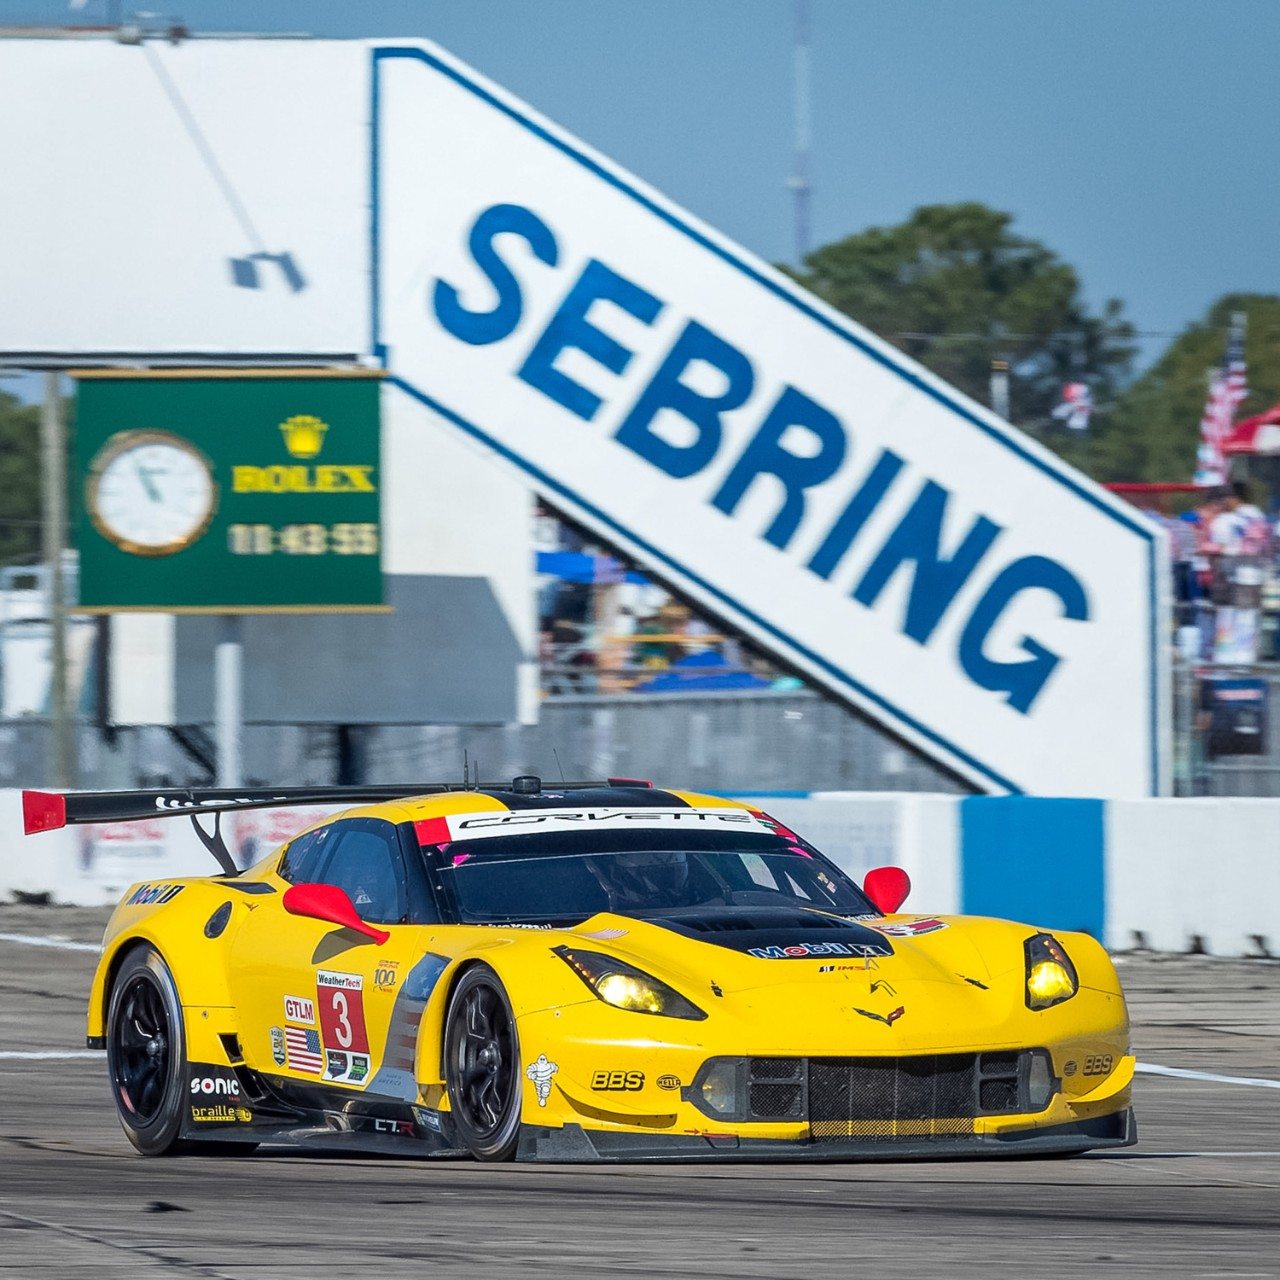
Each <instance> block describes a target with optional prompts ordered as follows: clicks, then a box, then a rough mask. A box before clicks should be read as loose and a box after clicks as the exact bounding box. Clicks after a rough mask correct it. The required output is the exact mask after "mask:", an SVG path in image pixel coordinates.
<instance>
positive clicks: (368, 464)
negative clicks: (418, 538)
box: [76, 371, 383, 613]
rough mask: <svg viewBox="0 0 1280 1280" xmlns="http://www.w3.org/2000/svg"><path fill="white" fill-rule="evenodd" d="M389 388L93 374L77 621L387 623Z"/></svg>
mask: <svg viewBox="0 0 1280 1280" xmlns="http://www.w3.org/2000/svg"><path fill="white" fill-rule="evenodd" d="M379 395H380V382H379V379H378V377H376V376H360V375H354V376H352V375H346V374H335V375H324V374H318V373H316V372H314V371H311V372H307V373H298V374H293V373H276V372H275V371H272V372H270V373H265V372H264V373H261V374H248V373H235V374H227V375H225V376H224V375H222V374H219V373H214V372H211V371H205V372H202V373H201V372H176V371H175V372H170V371H164V372H155V373H147V374H138V373H132V372H131V373H129V374H128V375H118V374H115V373H96V372H95V373H91V374H90V373H85V374H80V375H78V384H77V397H76V474H77V475H78V476H79V478H80V491H79V494H78V497H79V499H80V519H79V521H78V524H79V536H78V545H79V551H80V608H81V609H82V610H85V611H97V612H108V611H115V610H125V609H151V610H157V611H161V612H208V613H237V612H306V611H313V610H314V611H322V612H328V611H333V610H352V611H361V610H370V609H379V608H381V607H382V603H383V598H382V557H381V549H382V522H381V489H382V473H381V456H380V439H379V437H380V415H379Z"/></svg>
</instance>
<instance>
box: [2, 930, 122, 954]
mask: <svg viewBox="0 0 1280 1280" xmlns="http://www.w3.org/2000/svg"><path fill="white" fill-rule="evenodd" d="M0 942H17V943H20V944H21V945H22V946H24V947H53V948H54V950H56V951H92V952H93V954H94V955H97V954H98V952H100V951H101V950H102V948H101V947H99V946H97V945H95V944H94V943H92V942H72V941H71V939H70V938H59V937H56V936H55V937H45V936H43V935H38V934H34V933H0Z"/></svg>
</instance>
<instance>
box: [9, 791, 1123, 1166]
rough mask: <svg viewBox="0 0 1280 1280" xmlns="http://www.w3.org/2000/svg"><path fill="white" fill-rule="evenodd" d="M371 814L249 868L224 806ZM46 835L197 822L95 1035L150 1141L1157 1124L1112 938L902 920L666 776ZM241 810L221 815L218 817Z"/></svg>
mask: <svg viewBox="0 0 1280 1280" xmlns="http://www.w3.org/2000/svg"><path fill="white" fill-rule="evenodd" d="M318 801H319V802H328V803H330V804H334V805H338V804H343V803H348V802H350V803H357V804H360V805H361V807H355V808H351V809H349V810H347V811H346V812H344V813H342V814H340V815H339V816H337V817H334V818H330V819H328V820H326V821H324V822H321V823H319V824H317V825H314V826H312V827H311V828H310V829H308V830H306V831H304V832H303V833H302V834H300V835H298V836H297V837H296V838H294V839H293V840H291V841H290V842H289V843H288V844H286V845H285V846H284V847H283V848H280V849H277V850H276V851H275V852H273V853H272V854H270V856H268V857H266V858H264V859H263V860H262V861H261V862H259V863H258V864H257V865H256V866H254V867H252V868H251V869H250V870H248V871H245V872H243V873H238V872H237V871H236V868H235V866H234V863H233V862H232V860H231V858H230V856H229V854H228V853H227V851H226V847H225V845H224V844H223V843H222V841H221V837H220V834H219V832H218V830H217V826H216V820H217V815H219V814H220V813H223V812H227V811H234V810H241V809H245V808H249V807H268V806H271V807H275V806H281V805H289V804H303V803H305V804H315V803H317V802H318ZM24 806H25V808H24V812H25V819H26V828H27V831H28V833H31V832H35V831H43V830H49V829H52V828H55V827H59V826H62V825H64V824H66V823H72V822H95V821H97V822H102V821H120V820H128V819H131V818H141V817H147V818H154V817H155V816H156V815H157V814H162V815H181V814H188V815H192V817H193V822H194V823H195V826H196V829H197V831H199V832H200V833H201V836H202V839H203V840H204V842H205V843H206V845H207V846H208V847H209V849H210V851H211V852H212V853H213V854H214V855H215V857H217V858H218V860H219V862H220V863H221V864H222V869H223V874H222V875H219V876H214V877H209V878H196V877H192V878H185V879H175V880H172V881H168V882H164V883H145V884H138V885H135V886H133V887H132V888H131V889H130V890H129V891H128V892H127V893H126V894H125V896H124V899H123V901H122V902H121V903H120V905H119V906H118V907H117V908H116V910H115V913H114V914H113V915H112V917H111V921H110V924H109V925H108V927H107V932H106V936H105V938H104V941H103V950H102V958H101V960H100V962H99V964H98V969H97V973H96V976H95V979H94V983H93V989H92V993H91V996H90V1001H89V1018H88V1042H89V1045H90V1047H92V1048H100V1049H105V1050H106V1055H107V1065H108V1071H109V1073H110V1078H111V1084H112V1090H113V1093H114V1097H115V1101H116V1107H117V1109H118V1111H119V1115H120V1122H121V1124H122V1125H123V1126H124V1131H125V1133H126V1135H127V1136H128V1138H129V1140H130V1142H132V1143H133V1145H134V1146H135V1147H136V1148H137V1149H138V1150H139V1151H141V1152H143V1153H145V1154H147V1155H163V1154H166V1153H169V1152H173V1151H176V1150H179V1149H184V1148H187V1149H191V1150H200V1149H204V1150H224V1151H232V1152H234V1151H240V1150H247V1149H250V1148H252V1147H253V1146H255V1145H256V1144H259V1143H292V1144H297V1143H306V1144H314V1145H317V1146H325V1147H333V1148H346V1149H352V1148H357V1149H367V1150H382V1151H395V1152H408V1153H417V1154H421V1155H425V1156H437V1155H439V1156H446V1155H465V1154H470V1155H472V1156H475V1157H477V1158H478V1159H481V1160H511V1159H519V1160H555V1161H579V1160H602V1159H604V1160H644V1159H655V1158H656V1159H670V1158H675V1159H686V1158H695V1157H709V1158H716V1159H732V1158H737V1159H751V1160H757V1159H769V1158H783V1159H863V1158H867V1157H890V1158H897V1157H902V1156H930V1157H936V1156H940V1155H1004V1154H1025V1153H1040V1152H1072V1151H1085V1150H1088V1149H1090V1148H1095V1147H1107V1146H1124V1145H1127V1144H1129V1143H1132V1142H1133V1141H1134V1140H1135V1127H1134V1121H1133V1114H1132V1111H1131V1108H1130V1089H1131V1085H1132V1080H1133V1071H1134V1060H1133V1058H1132V1056H1130V1052H1129V1019H1128V1014H1127V1012H1126V1008H1125V1001H1124V996H1123V994H1122V992H1121V989H1120V984H1119V982H1118V981H1117V978H1116V973H1115V969H1114V968H1113V967H1112V964H1111V961H1110V960H1109V959H1108V957H1107V954H1106V952H1105V951H1104V950H1103V949H1102V947H1101V946H1099V944H1098V943H1097V942H1096V941H1094V939H1093V938H1091V937H1088V936H1087V935H1085V934H1077V933H1060V934H1057V935H1056V936H1055V935H1052V934H1049V933H1046V932H1043V931H1041V930H1038V929H1036V928H1034V927H1032V926H1029V925H1021V924H1014V923H1012V922H1010V921H1006V920H989V919H979V918H973V917H955V916H953V917H946V916H928V915H925V916H921V915H910V914H903V913H901V912H900V910H899V908H900V907H901V905H902V902H903V899H904V898H905V896H906V893H907V889H908V887H909V886H908V884H907V881H906V876H905V874H904V873H903V872H902V871H901V870H900V869H898V868H894V867H886V868H880V869H878V870H876V871H873V872H871V873H870V874H869V875H868V876H867V878H866V882H865V883H864V885H863V887H862V888H859V887H858V886H857V885H856V884H855V883H854V882H853V881H851V880H850V879H849V878H848V877H847V876H846V875H845V874H844V873H843V872H841V871H840V869H839V868H838V867H836V866H835V865H834V863H832V862H831V861H829V860H828V859H826V858H825V857H823V856H822V854H821V853H819V852H818V851H817V850H816V849H814V848H813V847H812V846H811V845H809V844H808V843H806V841H805V840H804V839H803V838H802V837H800V836H799V835H797V834H796V833H795V832H793V831H790V830H789V829H788V828H787V827H785V826H784V825H782V824H781V823H779V822H777V821H775V820H774V819H772V818H770V817H769V816H768V815H767V814H765V813H763V812H762V811H760V810H759V809H757V808H754V807H752V806H750V805H746V804H742V803H738V802H735V801H731V800H724V799H719V798H716V797H714V796H706V795H696V794H692V793H689V792H683V791H663V790H656V789H654V788H653V787H651V786H650V785H648V784H647V783H637V782H629V781H627V780H622V779H610V780H609V781H608V782H606V783H582V784H563V785H560V786H555V787H550V786H549V787H546V788H544V787H543V785H542V783H541V781H540V780H539V779H538V778H536V777H532V776H524V777H518V778H516V779H514V780H513V782H511V783H510V784H509V785H504V786H484V787H480V786H477V785H461V786H452V787H450V786H440V787H431V788H421V787H418V788H395V787H372V788H346V789H335V788H311V789H305V790H282V791H262V790H239V791H174V792H136V791H135V792H99V793H79V794H68V795H66V796H60V795H51V794H48V793H42V792H28V793H26V794H25V796H24ZM200 814H213V815H215V827H214V830H213V832H212V834H210V833H209V832H206V831H205V830H204V828H203V827H202V826H201V824H200V822H199V821H198V819H197V815H200Z"/></svg>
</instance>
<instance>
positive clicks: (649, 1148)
mask: <svg viewBox="0 0 1280 1280" xmlns="http://www.w3.org/2000/svg"><path fill="white" fill-rule="evenodd" d="M1137 1140H1138V1126H1137V1122H1136V1121H1135V1120H1134V1117H1133V1111H1132V1109H1126V1110H1124V1111H1117V1112H1115V1113H1114V1114H1113V1115H1109V1116H1097V1117H1094V1118H1093V1119H1090V1120H1078V1121H1074V1122H1072V1123H1070V1124H1059V1125H1052V1126H1049V1127H1047V1128H1039V1129H1012V1130H1006V1131H1003V1132H999V1133H983V1134H948V1135H945V1136H939V1137H935V1138H929V1139H928V1140H925V1141H921V1140H920V1139H917V1138H882V1139H877V1140H875V1141H867V1140H865V1139H861V1140H860V1139H848V1140H846V1139H821V1140H815V1139H812V1138H804V1139H799V1140H791V1139H777V1138H751V1137H743V1136H741V1135H730V1134H723V1135H721V1134H679V1133H663V1134H650V1133H618V1132H614V1131H608V1130H601V1129H584V1128H583V1127H582V1126H581V1125H576V1124H570V1125H565V1126H564V1128H562V1129H549V1128H543V1127H541V1126H538V1125H522V1126H521V1131H520V1147H519V1150H518V1152H517V1155H516V1159H517V1160H521V1161H535V1160H536V1161H543V1162H548V1161H550V1162H555V1163H561V1164H586V1163H593V1162H597V1161H625V1162H636V1161H662V1160H670V1161H675V1162H684V1161H688V1160H737V1161H747V1162H750V1161H770V1160H776V1161H850V1162H854V1161H857V1162H861V1161H865V1160H953V1159H990V1158H992V1157H996V1158H999V1157H1001V1156H1036V1155H1063V1154H1069V1153H1072V1152H1082V1151H1094V1150H1097V1149H1099V1148H1103V1147H1129V1146H1132V1145H1133V1144H1134V1143H1135V1142H1137Z"/></svg>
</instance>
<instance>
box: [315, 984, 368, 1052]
mask: <svg viewBox="0 0 1280 1280" xmlns="http://www.w3.org/2000/svg"><path fill="white" fill-rule="evenodd" d="M316 1008H317V1010H318V1012H319V1014H320V1029H321V1031H322V1032H323V1035H324V1044H325V1048H326V1049H342V1050H346V1051H351V1052H353V1053H368V1052H369V1034H368V1032H367V1031H366V1030H365V1025H364V979H363V978H362V977H361V976H360V975H359V974H357V973H330V972H329V971H327V970H325V969H321V970H320V972H319V973H317V974H316Z"/></svg>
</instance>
